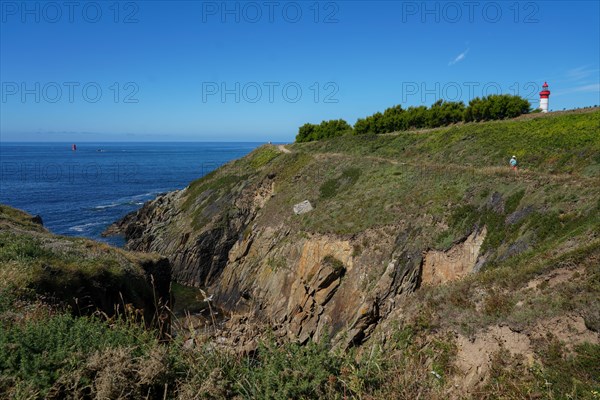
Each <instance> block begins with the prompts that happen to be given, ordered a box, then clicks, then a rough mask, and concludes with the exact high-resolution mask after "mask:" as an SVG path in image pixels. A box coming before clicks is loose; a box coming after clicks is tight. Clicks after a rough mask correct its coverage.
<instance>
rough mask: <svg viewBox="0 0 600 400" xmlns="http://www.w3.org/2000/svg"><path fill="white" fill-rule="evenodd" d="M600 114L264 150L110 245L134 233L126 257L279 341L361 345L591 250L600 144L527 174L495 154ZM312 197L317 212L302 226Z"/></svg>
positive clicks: (570, 150)
mask: <svg viewBox="0 0 600 400" xmlns="http://www.w3.org/2000/svg"><path fill="white" fill-rule="evenodd" d="M598 115H599V113H598V112H595V113H594V114H587V115H584V116H583V117H582V116H579V117H578V116H561V117H555V118H546V119H544V120H540V121H542V122H540V121H538V120H531V121H526V122H514V121H511V122H500V123H490V124H480V125H479V126H478V127H476V128H473V129H472V127H466V128H450V129H441V130H438V131H434V132H433V133H428V134H411V133H406V134H398V135H386V136H380V137H374V136H365V137H352V138H343V139H337V140H333V141H327V142H323V143H308V144H295V145H292V146H288V148H286V149H285V150H286V151H285V152H284V151H282V150H281V146H279V147H277V146H270V145H266V146H263V147H261V148H259V149H258V150H256V151H255V152H253V153H251V154H250V155H248V156H247V157H245V158H243V159H240V160H237V161H235V162H232V163H230V164H227V165H226V166H224V167H222V168H220V169H218V170H216V171H214V172H213V173H211V174H209V175H208V176H206V177H204V178H201V179H199V180H198V181H195V182H193V183H192V184H191V185H190V186H188V187H187V188H185V189H183V190H181V191H177V192H173V193H168V194H165V195H161V196H159V197H158V198H156V199H155V200H153V201H151V202H148V203H146V204H145V205H144V206H143V207H142V208H141V209H140V210H139V211H137V212H135V213H133V214H130V215H128V216H127V217H125V218H124V219H123V220H121V221H119V222H118V223H116V224H115V225H113V226H112V227H111V228H110V229H109V231H108V232H107V233H112V234H114V233H120V234H123V235H124V236H125V238H126V240H127V248H128V249H131V250H136V251H154V252H158V253H160V254H163V255H165V256H167V257H168V258H169V260H170V262H171V264H172V266H173V277H174V279H176V280H177V281H179V282H181V283H184V284H188V285H196V286H201V287H203V288H206V290H207V291H208V292H209V293H210V294H213V295H214V298H215V301H216V303H217V304H218V305H219V306H221V307H223V308H224V309H226V310H228V311H229V312H230V313H231V314H232V315H234V316H235V315H240V314H243V315H245V316H246V317H245V318H246V319H245V321H247V320H248V319H249V320H251V321H254V322H256V323H260V324H263V325H264V326H268V327H269V328H270V329H273V330H274V331H275V334H276V336H277V337H280V338H284V339H286V340H294V341H298V342H301V343H305V342H307V341H309V340H311V339H319V338H320V337H322V336H323V335H328V336H330V337H334V340H335V342H336V343H338V344H340V345H343V346H344V347H347V346H353V345H356V344H360V343H362V342H363V341H364V340H365V339H367V338H368V337H369V336H370V335H371V333H372V332H373V331H374V329H376V327H377V325H378V324H380V323H381V322H382V321H384V320H386V319H387V318H388V317H389V316H390V315H391V314H392V312H393V311H395V312H396V314H397V312H398V310H401V309H403V308H404V306H405V299H406V298H407V296H410V295H411V293H414V292H415V291H416V290H417V289H419V288H420V287H422V286H432V285H433V286H435V285H440V284H444V283H447V282H450V281H453V280H457V279H462V278H464V277H466V276H468V275H471V274H473V273H476V272H478V271H482V270H486V269H489V268H498V267H499V266H502V265H510V263H511V262H513V261H511V260H515V259H517V258H516V257H518V259H519V260H522V259H526V258H527V257H532V256H533V255H534V254H535V252H536V251H538V250H539V249H545V248H548V247H549V246H559V247H560V246H562V248H563V251H567V250H572V249H573V246H574V245H573V244H572V243H571V245H569V244H567V243H568V242H567V238H568V237H570V238H571V239H570V240H573V237H578V238H579V239H575V242H576V243H577V240H584V239H581V238H584V237H585V238H589V237H590V236H589V235H592V233H591V232H593V231H594V229H595V227H597V224H598V222H597V215H596V216H595V212H596V209H597V206H598V205H597V200H595V199H597V195H598V185H597V177H596V176H595V175H593V174H595V172H593V171H592V169H590V168H591V167H590V166H591V165H595V164H594V163H597V160H595V159H594V158H593V157H594V156H593V154H594V153H593V152H590V147H589V143H590V141H589V140H595V141H596V142H595V143H596V145H597V137H595V138H592V136H590V138H592V139H589V138H588V137H587V136H586V135H587V133H586V134H585V135H583V136H581V137H579V139H580V140H572V138H571V140H570V141H569V142H568V143H566V144H565V146H567V149H564V148H563V149H561V151H562V153H560V152H558V151H557V152H556V153H553V152H549V151H540V152H538V153H537V154H533V152H532V151H531V153H530V154H531V155H530V160H528V159H527V158H526V157H525V160H523V161H522V162H523V164H525V165H527V168H526V169H524V170H522V171H521V172H520V174H519V175H515V174H514V173H513V172H512V171H511V170H509V169H508V168H506V167H503V166H502V164H503V163H504V162H505V161H506V160H504V159H502V158H501V157H505V154H510V153H512V152H513V151H512V150H506V153H505V154H504V153H499V150H500V151H501V150H502V145H506V146H509V145H510V146H520V147H521V148H523V149H528V148H529V147H531V142H532V140H534V139H535V138H536V137H537V136H536V135H538V132H539V131H540V130H543V129H542V128H540V127H539V125H540V124H545V125H547V126H546V128H549V129H553V127H554V126H555V125H561V126H562V125H564V124H565V122H568V121H567V120H568V119H573V118H574V119H576V121H575V123H576V124H579V125H577V126H580V125H585V124H587V125H589V127H588V128H589V129H592V127H593V126H594V125H595V124H596V123H597V120H598ZM578 118H579V119H578ZM503 124H504V125H503ZM510 124H520V125H519V126H518V128H515V127H513V126H512V125H510ZM526 124H529V125H532V126H533V127H534V128H535V129H529V128H528V127H525V125H526ZM576 124H574V125H573V126H575V125H576ZM521 128H525V129H524V130H525V132H526V133H524V134H521V136H510V135H508V134H507V135H508V136H510V140H508V141H509V142H512V143H510V144H506V143H504V142H503V141H501V140H499V141H496V142H495V141H494V139H493V134H494V132H495V131H497V130H499V131H503V130H504V131H505V132H511V129H515V130H517V129H521ZM592 130H593V129H592ZM527 132H529V134H527ZM499 143H501V144H502V145H499ZM528 146H529V147H528ZM557 150H558V149H557ZM524 151H526V150H524ZM474 153H475V154H474ZM490 154H492V155H493V154H499V155H498V156H497V159H494V158H493V156H491V155H490ZM561 154H562V155H561ZM572 154H579V156H578V157H575V158H573V156H572ZM527 161H528V162H529V164H527ZM498 164H500V165H498ZM556 165H559V166H560V167H555V166H556ZM552 168H554V169H552ZM565 170H568V171H569V174H568V175H567V174H564V173H563V171H565ZM574 191H576V192H577V193H578V201H577V202H573V201H572V200H571V199H570V198H569V196H570V193H573V192H574ZM304 200H309V201H310V202H311V204H312V205H313V207H314V209H313V210H312V211H309V212H307V213H305V214H301V215H296V214H295V213H294V211H293V209H294V205H295V204H298V203H300V202H302V201H304ZM560 231H562V232H563V233H564V232H569V234H568V235H565V234H563V235H561V234H559V232H560ZM575 231H577V232H575ZM575 247H576V245H575ZM232 320H235V318H232ZM238 320H239V318H238ZM246 339H248V340H251V339H254V338H245V339H244V340H246ZM235 340H236V342H237V341H238V340H239V338H236V339H235Z"/></svg>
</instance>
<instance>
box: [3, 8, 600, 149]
mask: <svg viewBox="0 0 600 400" xmlns="http://www.w3.org/2000/svg"><path fill="white" fill-rule="evenodd" d="M69 4H70V3H68V2H62V1H58V2H51V3H46V2H36V1H34V2H27V3H22V2H21V1H17V2H13V1H4V0H3V1H2V2H0V5H1V12H2V15H1V18H2V19H1V28H0V36H1V38H0V48H1V50H0V53H1V54H0V75H1V76H0V81H1V82H2V93H1V97H2V98H1V103H0V106H1V115H0V133H1V137H0V139H1V140H2V141H68V142H80V141H162V140H173V141H178V140H182V141H186V140H212V141H215V140H216V141H239V140H241V141H267V140H272V141H292V140H293V138H294V136H295V134H296V133H297V128H298V126H300V125H302V124H303V123H305V122H313V123H319V122H320V121H322V120H326V119H334V118H335V119H337V118H343V119H345V120H347V121H348V122H349V123H351V124H353V123H354V122H355V121H356V119H357V118H359V117H363V116H366V115H370V114H372V113H373V112H375V111H383V110H384V109H385V108H387V107H390V106H392V105H395V104H401V105H402V106H405V107H408V106H411V105H421V104H424V105H430V104H431V103H433V102H434V101H435V100H436V99H437V98H445V99H447V100H462V101H464V102H465V103H467V102H468V101H469V100H470V98H471V97H473V96H482V95H486V94H491V93H496V92H502V93H511V94H515V93H518V94H520V95H523V96H524V97H527V98H531V99H532V100H533V101H532V102H533V105H534V106H537V105H538V95H537V92H539V90H540V87H541V85H542V84H543V82H544V81H545V80H546V81H548V83H549V84H550V89H551V91H552V94H551V97H550V108H551V109H553V110H562V109H563V108H575V107H583V106H590V105H594V104H600V50H599V49H600V39H599V38H600V21H599V18H600V8H599V4H600V2H598V1H582V2H573V1H564V2H562V1H549V2H544V1H535V2H514V1H508V2H504V1H497V2H494V1H475V2H470V3H469V2H463V1H457V2H444V1H442V2H427V3H423V2H421V1H416V2H411V1H403V2H402V1H397V2H392V1H390V2H360V1H337V2H318V3H317V2H313V1H309V2H286V1H277V2H267V1H257V2H226V3H223V2H221V1H217V2H201V1H197V2H191V1H190V2H179V3H177V2H168V3H167V2H159V1H132V2H119V3H117V2H113V1H108V2H79V3H78V5H76V6H70V5H69ZM317 88H318V89H317ZM223 89H224V90H225V92H223ZM98 90H100V91H101V95H100V94H99V93H98ZM259 90H260V92H259ZM298 90H300V91H301V95H299V92H298Z"/></svg>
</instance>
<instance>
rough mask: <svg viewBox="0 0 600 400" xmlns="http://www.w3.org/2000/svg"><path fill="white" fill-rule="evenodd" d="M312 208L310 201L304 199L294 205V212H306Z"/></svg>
mask: <svg viewBox="0 0 600 400" xmlns="http://www.w3.org/2000/svg"><path fill="white" fill-rule="evenodd" d="M312 210H313V206H312V204H310V201H308V200H304V201H303V202H302V203H298V204H296V205H294V213H295V214H296V215H299V214H304V213H307V212H309V211H312Z"/></svg>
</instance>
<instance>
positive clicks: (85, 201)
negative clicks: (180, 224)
mask: <svg viewBox="0 0 600 400" xmlns="http://www.w3.org/2000/svg"><path fill="white" fill-rule="evenodd" d="M261 144H262V143H240V142H236V143H216V142H194V143H79V144H77V150H75V151H73V150H72V145H71V143H1V144H0V203H2V204H7V205H9V206H12V207H16V208H20V209H22V210H25V211H27V212H28V213H31V214H33V215H40V216H41V217H42V220H43V221H44V226H45V227H46V228H48V229H49V230H50V231H51V232H53V233H56V234H60V235H68V236H83V237H87V238H91V239H95V240H99V241H103V242H106V243H109V244H112V245H115V246H122V245H123V242H122V241H123V239H122V238H119V237H108V238H104V237H102V236H101V233H102V231H104V229H106V227H107V226H108V225H110V224H111V223H113V222H114V221H116V220H118V219H119V218H121V217H123V216H124V215H126V214H127V213H129V212H131V211H134V210H136V209H138V208H139V207H141V205H142V204H144V202H146V201H148V200H151V199H153V198H154V197H156V195H158V194H159V193H164V192H168V191H172V190H176V189H182V188H184V187H186V186H187V185H188V184H189V183H190V182H192V181H193V180H195V179H198V178H200V177H202V176H204V175H205V174H207V173H208V172H210V171H212V170H214V169H215V168H218V167H219V166H220V165H223V164H224V163H226V162H228V161H230V160H233V159H236V158H239V157H242V156H244V155H246V154H248V153H249V152H251V151H252V150H253V149H255V148H257V147H258V146H260V145H261Z"/></svg>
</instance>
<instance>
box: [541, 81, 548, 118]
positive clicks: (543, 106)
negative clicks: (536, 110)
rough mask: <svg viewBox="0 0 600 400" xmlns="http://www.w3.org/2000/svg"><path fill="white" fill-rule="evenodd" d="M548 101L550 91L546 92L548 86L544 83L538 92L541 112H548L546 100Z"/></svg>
mask: <svg viewBox="0 0 600 400" xmlns="http://www.w3.org/2000/svg"><path fill="white" fill-rule="evenodd" d="M549 99H550V91H549V90H548V84H547V83H546V82H544V85H543V86H542V91H541V92H540V110H542V112H545V113H547V112H548V100H549Z"/></svg>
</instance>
